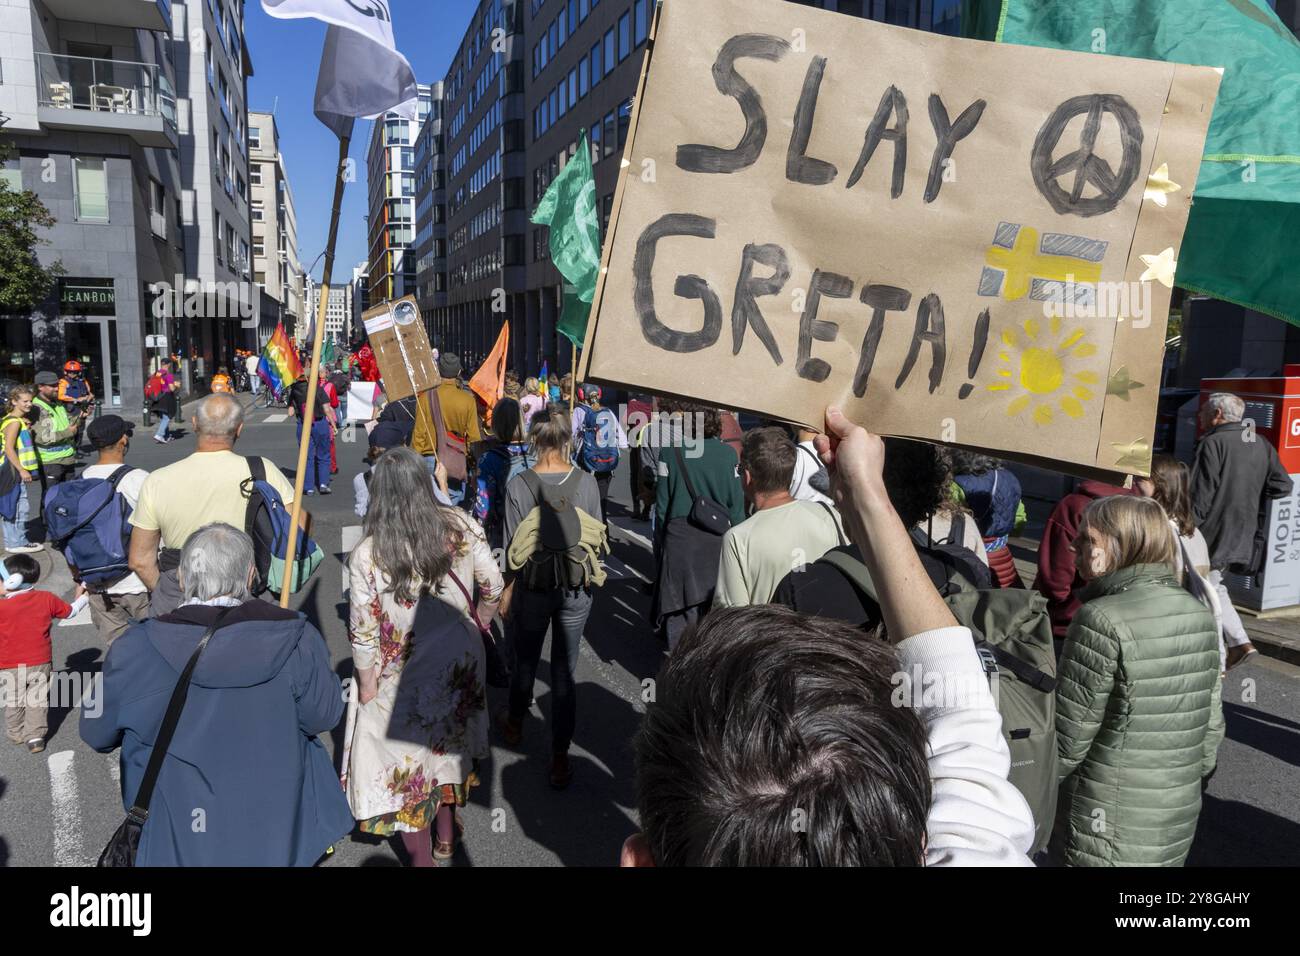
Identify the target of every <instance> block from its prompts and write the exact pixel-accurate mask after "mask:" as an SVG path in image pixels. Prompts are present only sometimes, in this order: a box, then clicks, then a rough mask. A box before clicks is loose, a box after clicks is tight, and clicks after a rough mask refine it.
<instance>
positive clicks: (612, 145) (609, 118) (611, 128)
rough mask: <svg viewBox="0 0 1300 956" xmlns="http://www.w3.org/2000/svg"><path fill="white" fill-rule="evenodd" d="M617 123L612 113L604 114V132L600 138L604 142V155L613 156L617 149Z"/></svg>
mask: <svg viewBox="0 0 1300 956" xmlns="http://www.w3.org/2000/svg"><path fill="white" fill-rule="evenodd" d="M617 123H618V121H617V119H615V117H614V114H613V113H612V112H610V113H606V114H605V131H604V133H603V134H602V136H601V138H602V139H603V140H604V142H605V155H606V156H613V155H614V151H615V150H616V149H618V125H617Z"/></svg>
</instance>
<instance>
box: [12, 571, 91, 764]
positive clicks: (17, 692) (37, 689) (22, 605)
mask: <svg viewBox="0 0 1300 956" xmlns="http://www.w3.org/2000/svg"><path fill="white" fill-rule="evenodd" d="M0 568H2V569H3V571H2V573H0V701H2V702H3V704H4V711H5V733H6V734H7V735H8V737H9V739H10V740H12V741H13V742H14V743H16V744H22V743H25V744H27V749H28V750H29V751H31V752H32V753H34V754H38V753H40V752H41V751H42V750H44V749H45V734H46V731H47V730H48V725H47V724H46V713H47V712H48V711H49V707H50V666H51V655H50V626H51V624H52V623H53V621H54V619H55V618H66V617H71V616H72V615H73V614H74V613H75V611H76V610H79V609H80V608H79V607H78V604H80V603H83V602H84V601H85V598H84V597H83V596H82V593H81V591H82V589H81V588H78V590H77V600H76V603H74V605H72V606H69V605H68V604H66V603H65V602H64V601H62V600H61V599H59V598H58V597H56V596H55V595H53V594H51V593H50V592H49V591H37V590H36V589H35V588H34V587H32V585H34V584H35V583H36V582H37V580H39V579H40V576H41V566H40V565H39V564H37V563H36V561H35V560H34V559H33V558H32V557H31V556H30V555H26V554H11V555H10V556H9V557H7V558H5V559H4V562H3V565H0Z"/></svg>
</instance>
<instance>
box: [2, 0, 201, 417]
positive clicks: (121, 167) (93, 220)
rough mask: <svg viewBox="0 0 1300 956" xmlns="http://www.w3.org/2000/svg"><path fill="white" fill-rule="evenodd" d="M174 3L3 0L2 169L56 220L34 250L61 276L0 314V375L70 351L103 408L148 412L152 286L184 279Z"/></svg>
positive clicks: (55, 362)
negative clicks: (22, 306) (20, 309)
mask: <svg viewBox="0 0 1300 956" xmlns="http://www.w3.org/2000/svg"><path fill="white" fill-rule="evenodd" d="M174 15H175V10H174V6H173V4H171V3H169V2H167V0H0V124H3V135H4V137H5V140H6V141H7V142H9V143H11V144H12V145H13V146H15V147H16V149H17V156H16V157H15V158H13V159H12V160H11V161H9V162H7V163H5V164H4V168H3V169H0V177H3V178H4V180H5V182H6V183H7V184H8V185H9V186H10V187H11V188H13V189H26V190H31V191H32V192H34V193H36V194H37V195H38V196H39V197H40V199H41V201H42V202H43V203H44V204H45V206H46V207H47V208H48V209H49V210H50V212H51V214H52V215H53V216H54V218H55V220H56V224H55V225H54V226H53V227H52V228H51V229H49V230H45V231H44V237H45V238H46V239H47V240H48V244H46V245H41V246H38V247H37V249H36V254H37V256H38V257H39V259H40V261H41V262H42V263H43V264H44V265H47V266H48V265H50V264H51V263H53V262H55V261H58V262H60V263H61V264H62V266H63V269H64V275H63V277H62V278H61V279H60V280H59V281H58V283H57V284H56V286H55V288H54V290H53V292H52V293H51V295H50V296H49V297H48V298H47V300H46V301H45V302H43V303H39V304H37V305H36V306H35V307H34V308H32V309H31V310H28V311H26V312H25V313H24V314H22V315H8V316H0V377H5V378H10V379H16V380H19V381H27V382H30V381H31V380H32V378H33V376H34V374H35V373H36V372H37V371H39V370H42V369H60V368H62V366H63V363H64V362H65V361H67V360H68V359H76V360H78V361H80V362H81V363H82V364H83V365H84V366H85V367H86V369H87V372H88V376H89V379H90V382H91V384H92V386H93V388H94V391H95V394H96V397H97V398H98V399H99V400H100V401H101V402H102V403H103V405H104V407H105V408H106V409H107V408H111V409H113V410H115V411H119V412H121V413H124V414H130V413H132V412H139V410H140V408H141V405H142V402H143V392H144V379H145V377H146V375H147V374H148V368H149V358H150V353H149V352H148V351H147V350H146V347H145V338H144V337H145V335H146V334H148V333H149V332H150V331H151V328H152V324H151V311H152V296H151V294H150V293H149V289H150V287H151V286H154V285H155V284H157V283H164V282H168V283H169V282H171V281H173V278H174V276H175V275H177V274H180V273H184V271H185V256H184V236H183V233H182V226H181V221H180V217H181V197H182V195H183V193H184V188H185V187H184V180H183V177H182V171H181V167H180V163H179V156H178V149H177V147H178V143H179V138H180V134H179V131H178V101H177V97H178V83H177V76H178V73H179V72H180V71H182V70H184V68H185V60H184V56H183V52H182V51H180V50H179V49H178V47H177V45H176V44H175V43H174V42H173V39H172V37H173V36H174V35H175V32H176V31H177V30H178V27H177V24H176V21H175V19H174Z"/></svg>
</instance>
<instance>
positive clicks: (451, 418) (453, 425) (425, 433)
mask: <svg viewBox="0 0 1300 956" xmlns="http://www.w3.org/2000/svg"><path fill="white" fill-rule="evenodd" d="M460 372H461V366H460V356H458V355H455V354H454V353H452V352H444V353H443V354H442V355H439V356H438V374H439V375H441V376H442V384H441V385H439V386H438V388H437V392H438V404H439V406H440V407H441V408H442V418H443V421H444V422H445V423H446V425H447V435H448V438H449V439H450V440H451V442H452V443H453V444H455V445H457V446H459V447H461V448H463V449H465V452H466V454H467V455H468V452H469V449H470V448H472V447H473V445H474V443H475V442H478V441H482V440H483V433H482V431H481V430H480V429H479V423H478V403H477V402H476V401H475V400H474V395H473V393H471V392H468V391H466V390H465V389H463V388H461V386H460ZM418 412H419V414H417V415H416V419H415V432H414V434H413V435H412V436H411V447H412V448H413V449H415V451H416V452H418V453H419V454H421V455H423V456H424V457H425V459H426V461H428V463H429V473H430V474H433V469H434V467H435V465H436V464H437V462H436V456H437V454H438V438H437V435H436V434H435V432H436V429H435V428H434V425H433V420H432V418H431V417H430V416H429V406H428V400H427V399H426V398H425V397H424V396H423V395H422V396H421V401H420V407H419V409H418ZM449 467H450V465H449ZM465 487H466V483H465V481H464V480H462V479H460V478H458V477H456V476H454V475H453V476H450V477H448V480H447V488H448V494H449V495H450V496H451V502H452V504H453V505H456V506H459V505H460V504H461V502H462V501H463V500H464V498H465Z"/></svg>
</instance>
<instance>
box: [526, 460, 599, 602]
mask: <svg viewBox="0 0 1300 956" xmlns="http://www.w3.org/2000/svg"><path fill="white" fill-rule="evenodd" d="M583 474H584V472H582V471H579V470H578V469H576V468H575V469H573V471H571V472H570V473H569V475H568V476H567V477H566V478H565V479H564V480H563V481H561V482H560V483H559V484H556V485H550V484H547V483H546V482H544V481H542V479H541V478H539V477H538V475H537V472H535V471H533V470H532V469H531V468H530V469H529V470H527V471H525V472H524V473H523V476H524V484H525V485H527V486H528V491H529V493H530V494H531V495H532V496H533V500H534V501H535V502H537V505H536V506H537V508H538V509H539V512H540V513H539V515H538V542H537V548H536V549H535V550H534V551H533V553H532V554H531V555H529V557H528V560H527V562H525V564H524V566H523V568H522V569H521V573H522V575H523V579H524V586H525V587H527V588H528V589H529V590H530V591H549V590H551V589H553V588H581V587H585V586H586V585H587V584H588V582H589V581H590V578H591V569H590V562H589V560H588V555H587V553H586V551H585V550H584V549H583V548H582V519H581V518H580V517H579V516H578V506H577V503H576V500H575V499H576V498H577V494H578V487H579V485H580V484H581V482H582V477H583Z"/></svg>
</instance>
